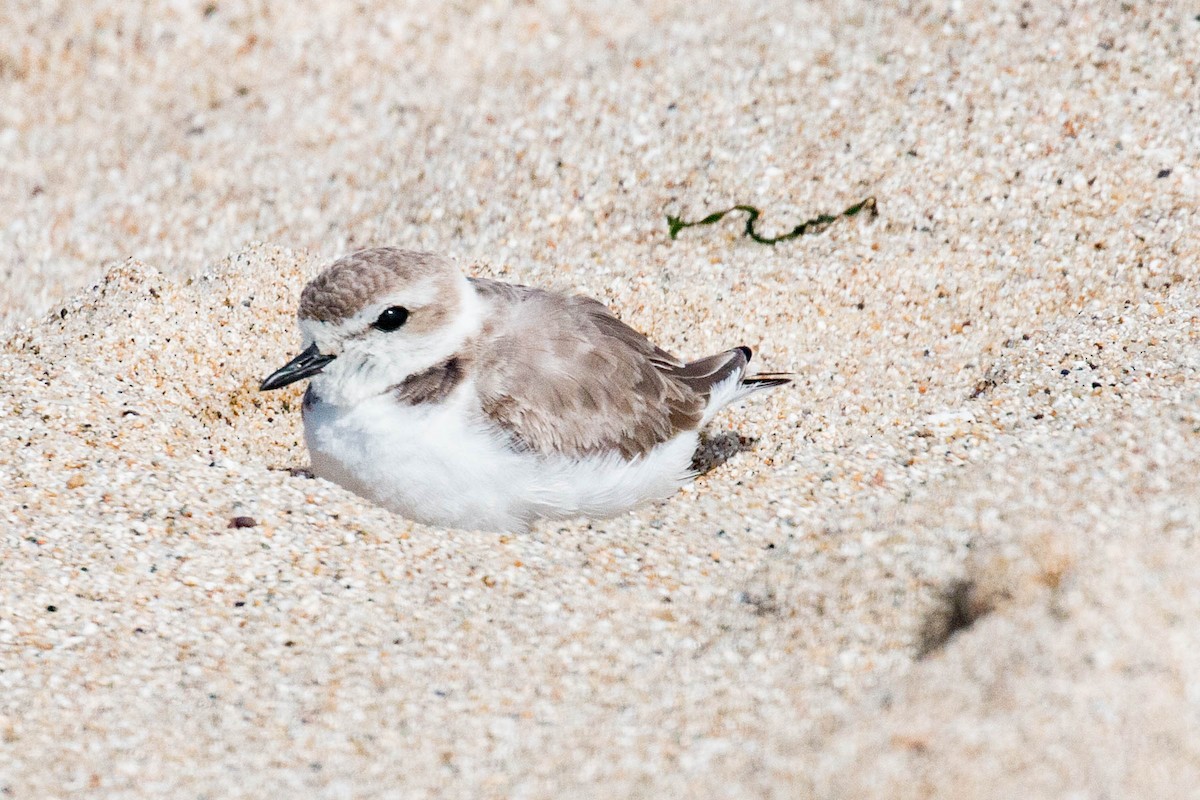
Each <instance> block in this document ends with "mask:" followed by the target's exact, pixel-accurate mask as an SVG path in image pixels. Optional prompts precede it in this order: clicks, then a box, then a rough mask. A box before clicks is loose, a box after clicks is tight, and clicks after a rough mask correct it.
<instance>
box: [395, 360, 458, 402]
mask: <svg viewBox="0 0 1200 800" xmlns="http://www.w3.org/2000/svg"><path fill="white" fill-rule="evenodd" d="M466 376H467V369H466V361H465V359H464V358H463V356H460V355H456V356H450V358H448V359H446V360H445V361H443V362H442V363H441V364H438V365H437V366H434V367H430V368H429V369H427V370H425V371H424V372H418V373H417V374H415V375H409V376H408V377H407V378H405V379H404V380H403V381H401V382H400V383H398V384H396V385H395V386H393V387H392V393H393V395H394V396H395V398H396V399H397V400H399V401H400V402H401V403H405V404H407V405H411V406H416V405H421V404H422V403H438V402H441V401H442V400H444V399H446V397H447V396H448V395H449V394H450V393H451V392H453V391H454V390H455V388H456V387H457V386H458V385H459V384H460V383H462V381H463V378H465V377H466Z"/></svg>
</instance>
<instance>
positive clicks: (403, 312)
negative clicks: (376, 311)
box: [374, 306, 408, 333]
mask: <svg viewBox="0 0 1200 800" xmlns="http://www.w3.org/2000/svg"><path fill="white" fill-rule="evenodd" d="M407 320H408V309H407V308H404V307H403V306H392V307H391V308H388V309H385V310H384V312H383V313H382V314H380V315H379V319H377V320H375V324H374V327H375V329H376V330H381V331H383V332H384V333H391V332H392V331H394V330H396V329H397V328H399V327H400V326H401V325H403V324H404V323H405V322H406V321H407Z"/></svg>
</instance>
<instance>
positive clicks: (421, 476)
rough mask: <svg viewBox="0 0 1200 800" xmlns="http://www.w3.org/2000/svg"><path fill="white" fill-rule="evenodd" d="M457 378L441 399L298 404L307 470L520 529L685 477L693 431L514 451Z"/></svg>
mask: <svg viewBox="0 0 1200 800" xmlns="http://www.w3.org/2000/svg"><path fill="white" fill-rule="evenodd" d="M475 397H476V394H475V390H474V386H473V385H471V382H470V381H464V383H463V384H462V385H460V386H459V387H458V389H456V390H455V391H454V393H453V394H451V395H450V396H449V397H448V398H446V401H445V402H442V403H426V404H421V405H401V404H398V403H397V402H396V401H395V400H394V399H392V397H391V395H390V394H385V395H381V396H379V397H376V398H372V399H370V400H367V401H364V402H361V403H358V404H356V405H354V406H351V407H340V406H333V405H330V404H328V403H324V402H321V401H320V400H315V401H313V402H308V403H306V404H305V410H304V431H305V438H306V440H307V443H308V449H309V453H310V454H311V456H312V467H313V472H314V473H315V474H316V475H317V476H318V477H321V478H325V479H326V480H330V481H333V482H334V483H338V484H340V485H342V486H345V487H346V488H347V489H350V490H351V491H353V492H356V493H358V494H360V495H362V496H364V497H367V498H368V499H370V500H373V501H374V502H377V503H379V504H380V505H382V506H385V507H387V508H389V509H391V510H392V511H395V512H397V513H399V514H402V515H403V516H405V517H408V518H410V519H414V520H417V521H420V522H425V523H430V524H435V525H443V526H448V527H457V528H485V529H498V530H514V529H524V528H526V527H527V526H528V525H529V523H530V522H532V521H533V520H534V519H537V518H550V519H562V518H569V517H575V516H580V515H586V516H592V517H604V516H612V515H613V514H616V513H620V512H622V511H625V510H627V509H629V508H631V507H633V506H635V505H637V504H638V503H640V502H643V501H645V500H649V499H655V498H662V497H666V496H668V495H670V494H672V493H673V492H674V491H675V490H677V489H678V488H679V487H680V486H681V485H682V484H684V483H685V482H686V481H687V480H689V479H690V478H691V459H692V454H693V453H694V452H695V449H696V445H697V434H696V433H694V432H691V433H686V434H682V435H680V436H678V437H676V438H674V439H672V440H670V441H668V442H665V443H664V444H661V445H659V446H658V447H656V448H655V449H654V450H652V451H650V452H649V453H648V454H646V455H645V456H643V457H641V458H638V459H634V460H633V461H627V460H625V459H623V458H621V457H620V455H619V454H616V453H614V454H610V455H605V456H593V457H588V458H584V459H571V458H566V457H563V456H548V457H547V456H539V455H535V454H532V453H522V452H516V451H514V450H513V449H512V448H511V447H509V446H508V443H507V441H506V440H505V438H504V437H503V435H502V434H501V433H500V432H498V431H495V430H494V429H491V428H490V427H489V426H488V424H487V421H486V418H485V417H484V416H483V414H482V413H481V412H480V411H479V408H478V406H477V401H476V400H475Z"/></svg>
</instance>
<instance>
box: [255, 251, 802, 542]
mask: <svg viewBox="0 0 1200 800" xmlns="http://www.w3.org/2000/svg"><path fill="white" fill-rule="evenodd" d="M297 321H298V326H299V329H300V334H301V340H302V341H301V346H302V351H301V352H300V354H299V355H297V356H296V357H295V358H293V359H292V360H290V361H288V362H287V364H285V365H284V366H283V367H281V368H280V369H278V370H276V371H275V372H273V373H271V374H270V375H269V376H268V377H267V378H266V379H265V380H263V381H262V383H261V386H260V389H261V390H262V391H270V390H274V389H279V388H281V387H284V386H287V385H289V384H291V383H294V382H296V381H299V380H303V379H305V378H307V379H308V381H309V384H308V387H307V390H306V391H305V394H304V400H303V403H302V415H303V423H304V437H305V443H306V445H307V447H308V450H309V454H310V457H311V460H312V466H311V472H312V474H313V475H314V476H316V477H319V478H324V479H326V480H329V481H332V482H333V483H336V484H339V485H341V486H343V487H345V488H346V489H349V490H350V491H352V492H354V493H356V494H358V495H361V496H362V497H365V498H367V499H368V500H370V501H372V502H374V503H376V504H378V505H381V506H383V507H385V508H387V509H389V510H391V511H392V512H395V513H397V514H399V515H401V516H403V517H406V518H408V519H410V520H413V521H416V522H420V523H425V524H428V525H435V526H441V527H446V528H463V529H481V530H497V531H509V532H512V531H526V530H528V529H529V528H530V526H531V525H533V524H534V523H535V522H537V521H538V520H565V519H572V518H579V517H587V518H607V517H612V516H615V515H617V514H620V513H622V512H625V511H627V510H629V509H632V508H634V507H635V506H638V505H639V504H641V503H644V502H646V501H650V500H660V499H665V498H667V497H669V496H670V495H672V494H673V493H675V492H676V491H677V490H678V489H679V488H680V487H682V486H683V485H685V484H686V483H688V482H689V481H690V480H691V479H692V478H694V477H695V475H696V471H695V470H694V468H693V466H692V459H693V455H694V454H695V452H696V450H697V448H698V446H699V444H700V438H699V437H700V431H701V430H702V429H703V428H704V427H705V426H706V425H708V424H709V423H710V422H711V421H712V419H713V417H714V416H715V415H716V414H717V412H719V411H720V410H721V409H723V408H724V407H726V406H727V405H729V404H731V403H734V402H736V401H740V400H742V399H744V398H746V397H747V396H749V395H751V394H754V393H756V392H759V391H762V390H764V389H770V388H774V387H777V386H782V385H784V384H787V383H789V382H790V380H791V376H790V375H788V374H786V373H764V374H757V375H748V374H747V371H748V364H749V362H750V358H751V350H750V348H749V347H746V346H741V347H735V348H733V349H731V350H726V351H724V352H721V353H717V354H716V355H711V356H708V357H706V358H701V359H699V360H696V361H691V362H685V361H682V360H681V359H679V358H677V357H676V356H674V355H671V354H670V353H669V352H667V351H666V350H664V349H662V348H661V347H658V346H657V345H655V344H653V343H651V342H650V340H649V339H647V338H646V337H645V336H644V335H642V334H641V333H639V332H638V331H636V330H634V329H633V328H631V327H630V326H628V325H626V324H625V323H623V322H621V321H620V320H619V319H618V318H617V316H616V315H615V314H614V313H613V312H612V311H610V310H609V308H608V307H607V306H605V305H604V304H603V303H601V302H599V301H597V300H594V299H592V298H589V297H585V296H581V295H569V294H562V293H558V292H554V291H550V290H546V289H540V288H534V287H529V286H523V285H519V284H510V283H504V282H500V281H497V280H492V279H488V278H483V277H467V276H466V275H464V274H463V272H462V271H461V270H460V269H459V268H458V267H456V266H455V265H454V263H453V262H451V261H450V260H449V259H447V258H445V257H443V256H441V255H438V254H435V253H429V252H418V251H413V250H406V249H401V248H396V247H377V248H372V249H367V250H360V251H358V252H355V253H351V254H349V255H346V256H343V257H342V258H340V259H339V260H337V261H335V262H334V263H333V264H331V265H330V266H328V267H326V268H325V269H324V270H323V271H321V272H320V273H319V274H318V275H317V276H316V277H315V278H313V279H312V280H311V281H310V282H309V283H308V284H307V285H306V286H305V287H304V289H303V291H302V292H301V295H300V303H299V309H298V312H297Z"/></svg>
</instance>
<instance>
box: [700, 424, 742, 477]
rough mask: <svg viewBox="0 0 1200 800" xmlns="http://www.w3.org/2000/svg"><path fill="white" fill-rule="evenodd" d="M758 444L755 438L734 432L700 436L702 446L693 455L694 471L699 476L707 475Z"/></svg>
mask: <svg viewBox="0 0 1200 800" xmlns="http://www.w3.org/2000/svg"><path fill="white" fill-rule="evenodd" d="M756 444H758V438H757V437H754V436H740V435H738V434H737V433H734V432H733V431H721V432H720V433H714V434H707V433H702V434H700V446H699V447H697V448H696V452H695V453H693V454H692V469H693V470H695V472H696V474H697V475H705V474H707V473H709V472H712V471H713V470H714V469H716V468H717V467H719V466H721V465H722V464H724V463H725V462H726V461H728V460H729V459H731V458H733V457H734V456H736V455H737V454H738V453H745V452H746V451H748V450H753V449H754V445H756Z"/></svg>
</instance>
